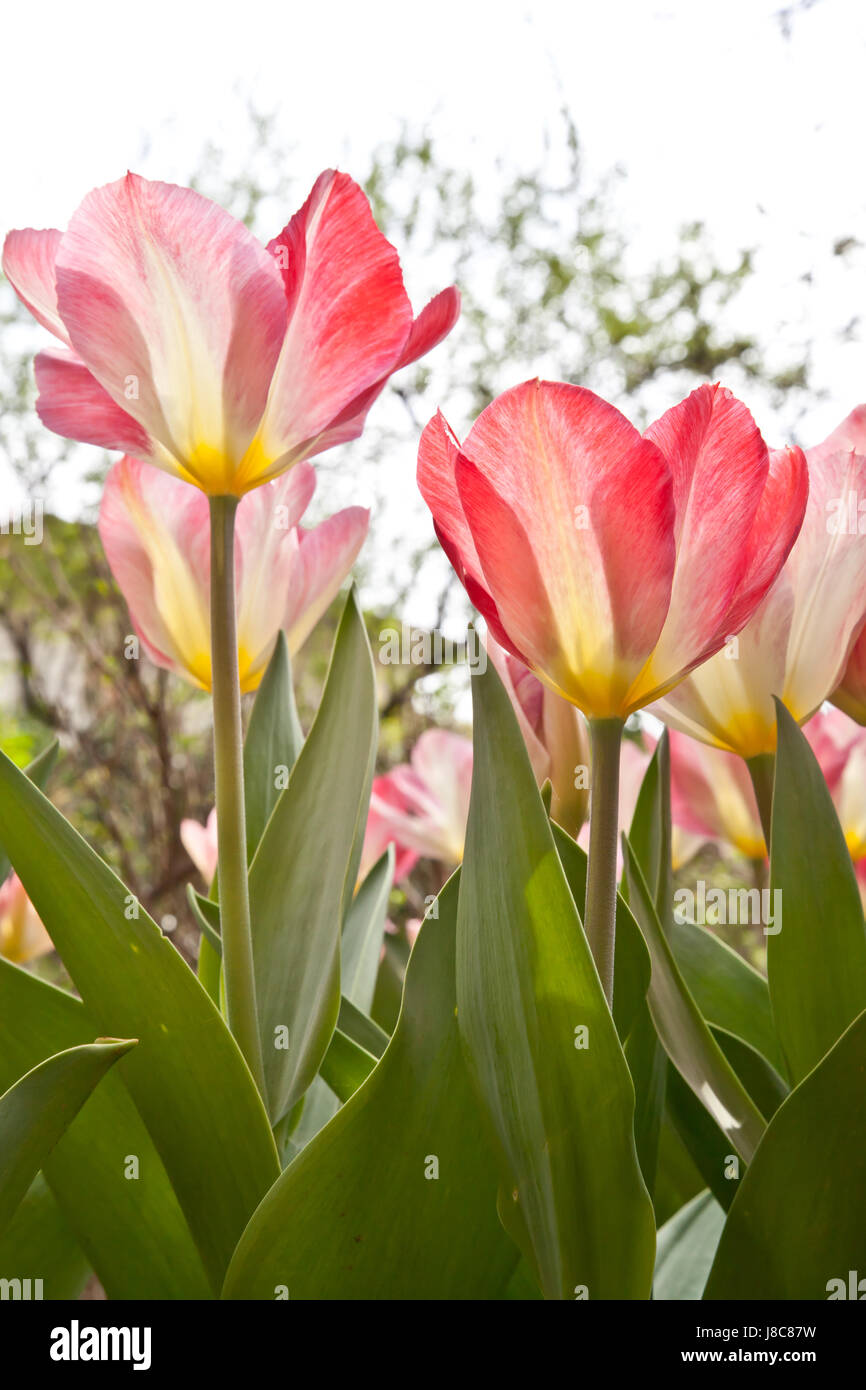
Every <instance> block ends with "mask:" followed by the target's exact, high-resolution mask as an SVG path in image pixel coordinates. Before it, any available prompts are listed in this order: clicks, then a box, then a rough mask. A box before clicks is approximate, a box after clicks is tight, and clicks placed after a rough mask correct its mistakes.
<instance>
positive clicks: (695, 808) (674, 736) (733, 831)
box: [670, 731, 767, 860]
mask: <svg viewBox="0 0 866 1390" xmlns="http://www.w3.org/2000/svg"><path fill="white" fill-rule="evenodd" d="M670 746H671V814H672V817H673V821H674V824H675V825H676V826H677V827H678V828H679V829H680V830H683V831H685V832H686V833H687V834H690V835H692V836H696V837H699V839H700V841H701V842H705V841H707V840H714V841H721V842H722V843H724V844H727V845H731V846H733V848H734V849H736V850H738V851H739V852H740V854H743V855H745V857H746V858H747V859H755V860H760V859H765V858H766V854H767V851H766V846H765V844H764V832H763V831H762V829H761V818H760V815H759V814H758V803H757V802H756V800H755V793H754V789H753V787H752V779H751V777H750V776H749V769H748V768H747V766H746V764H745V762H744V761H743V759H742V758H738V757H737V756H736V754H734V753H723V752H722V751H721V750H720V749H716V748H709V747H708V746H707V745H706V744H704V743H699V742H698V741H697V740H696V739H693V738H689V737H688V736H687V735H686V734H679V733H675V732H673V731H672V732H671V735H670Z"/></svg>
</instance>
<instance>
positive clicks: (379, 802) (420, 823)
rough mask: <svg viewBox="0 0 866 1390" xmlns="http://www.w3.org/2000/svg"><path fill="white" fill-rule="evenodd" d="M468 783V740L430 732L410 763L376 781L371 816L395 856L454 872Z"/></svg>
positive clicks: (462, 835)
mask: <svg viewBox="0 0 866 1390" xmlns="http://www.w3.org/2000/svg"><path fill="white" fill-rule="evenodd" d="M471 783H472V740H471V739H468V738H464V737H463V736H462V735H461V734H453V733H450V732H449V731H448V730H447V729H428V730H427V731H426V732H425V733H423V734H422V735H421V737H420V738H419V739H418V741H417V743H416V744H415V747H414V748H413V749H412V753H411V755H410V761H409V762H408V763H404V764H402V765H401V766H400V767H395V768H392V769H391V771H390V772H386V773H385V774H384V776H382V777H379V778H377V779H376V783H375V784H374V788H373V795H372V797H371V799H370V811H371V815H373V816H375V817H377V824H378V827H379V830H380V833H382V834H384V835H387V836H388V837H389V838H391V839H393V841H394V843H395V844H396V846H397V847H398V852H399V851H404V852H405V851H411V852H412V853H414V855H415V856H416V858H418V857H422V856H423V857H424V858H429V859H438V860H440V861H441V862H442V863H443V864H447V865H451V866H453V865H455V864H459V863H460V862H461V861H462V859H463V843H464V840H465V838H466V821H467V818H468V815H469V791H470V786H471Z"/></svg>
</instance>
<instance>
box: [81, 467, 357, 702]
mask: <svg viewBox="0 0 866 1390" xmlns="http://www.w3.org/2000/svg"><path fill="white" fill-rule="evenodd" d="M315 486H316V477H315V469H314V468H313V465H312V464H310V463H301V464H299V465H298V466H297V467H296V468H294V469H293V470H292V471H291V473H288V474H286V475H285V476H283V477H281V478H279V479H278V480H277V481H276V482H274V483H271V484H268V485H266V486H264V487H261V488H259V489H258V490H257V491H256V492H254V493H252V494H250V495H248V496H246V497H244V498H243V499H242V500H241V502H240V505H239V506H238V511H237V521H236V530H235V565H236V572H237V600H238V617H237V621H238V667H239V671H240V680H241V689H242V690H245V691H246V690H255V689H256V687H257V686H258V684H259V681H260V680H261V678H262V675H263V674H264V671H265V668H266V666H267V664H268V661H269V659H270V656H271V653H272V651H273V649H274V643H275V641H276V638H277V633H278V632H279V631H280V628H282V629H283V630H284V631H285V633H286V636H287V638H288V643H289V649H290V651H291V652H292V653H294V652H296V651H297V650H298V648H299V647H300V646H301V645H302V643H303V642H304V641H305V640H306V638H307V637H308V635H309V633H310V632H311V631H312V629H313V627H314V626H315V625H316V623H317V622H318V620H319V618H320V617H321V616H322V614H323V613H324V612H325V610H326V609H327V608H328V605H329V604H330V603H331V600H332V599H333V598H334V596H335V595H336V593H337V592H338V590H339V588H340V585H341V584H342V583H343V580H344V579H345V578H346V575H347V574H348V573H349V570H350V569H351V567H352V565H353V563H354V561H355V558H356V556H357V554H358V552H359V550H360V549H361V546H362V544H363V542H364V538H365V537H366V534H367V528H368V525H369V519H370V517H369V512H368V511H367V510H366V509H365V508H364V507H347V508H346V509H345V510H344V511H341V512H337V514H336V515H335V516H332V517H330V518H329V519H328V520H327V521H323V522H321V523H320V525H318V526H315V527H313V529H312V530H305V529H304V528H303V527H302V526H300V525H299V522H300V519H301V517H302V516H303V514H304V511H305V510H306V508H307V506H308V504H309V502H310V499H311V497H312V495H313V492H314V490H315ZM99 534H100V536H101V538H102V544H103V546H104V547H105V553H106V555H107V556H108V563H109V565H110V566H111V571H112V573H113V575H114V577H115V579H116V580H117V583H118V584H119V586H120V588H121V590H122V592H123V596H124V598H125V599H126V602H127V605H128V607H129V611H130V615H131V617H132V621H133V625H134V627H135V630H136V632H137V633H138V635H139V637H140V639H141V643H142V646H143V647H144V650H145V651H146V652H147V654H148V656H149V657H150V658H151V660H152V661H154V662H156V664H157V665H158V666H164V667H166V668H167V669H169V670H172V671H176V672H177V673H178V674H179V675H182V676H184V677H186V679H187V680H190V681H192V683H193V684H195V685H198V686H201V687H202V688H203V689H210V685H211V639H210V603H209V585H210V551H209V542H210V525H209V520H208V501H207V498H206V497H205V496H204V494H203V493H202V492H200V491H199V490H198V489H197V488H192V487H189V486H188V484H187V483H183V482H181V481H180V480H179V479H178V478H172V477H169V476H168V474H166V473H163V472H162V471H161V470H159V469H156V468H152V467H151V466H150V464H147V463H142V462H141V461H140V460H138V459H133V458H130V457H128V456H127V457H125V458H122V459H121V460H120V462H119V463H116V464H115V465H114V466H113V468H112V469H111V471H110V472H109V474H108V478H107V479H106V483H105V492H104V495H103V498H102V506H101V509H100V513H99Z"/></svg>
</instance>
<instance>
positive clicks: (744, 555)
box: [418, 381, 808, 999]
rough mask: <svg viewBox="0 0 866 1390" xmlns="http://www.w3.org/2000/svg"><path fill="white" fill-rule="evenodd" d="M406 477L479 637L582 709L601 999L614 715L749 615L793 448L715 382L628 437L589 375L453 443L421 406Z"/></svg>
mask: <svg viewBox="0 0 866 1390" xmlns="http://www.w3.org/2000/svg"><path fill="white" fill-rule="evenodd" d="M418 482H419V486H420V488H421V492H422V494H423V495H424V498H425V500H426V501H427V504H428V506H429V507H430V510H431V512H432V513H433V519H434V522H435V525H436V531H437V534H438V536H439V539H440V541H441V543H442V545H443V548H444V549H445V551H446V553H447V554H448V556H449V559H450V560H451V562H452V564H453V565H454V567H455V569H456V571H457V573H458V575H459V577H460V579H461V580H462V582H463V584H464V585H465V587H466V590H467V593H468V594H469V597H470V599H471V600H472V601H473V603H475V605H476V606H477V607H478V608H479V610H480V611H481V612H482V614H483V615H484V617H485V618H486V619H487V622H488V625H489V627H490V630H491V632H492V633H493V636H494V637H495V638H496V640H497V641H498V642H499V643H500V644H501V645H502V646H503V647H505V648H506V649H507V650H508V651H510V652H511V653H512V654H513V655H514V656H516V657H518V659H519V660H521V661H522V662H523V663H524V665H526V666H528V667H529V668H530V669H531V670H533V671H534V672H535V674H536V675H537V676H538V677H539V679H540V680H542V681H543V682H544V683H545V684H546V685H548V686H550V688H551V689H553V690H554V691H555V692H557V693H558V694H560V695H562V696H564V697H565V698H566V699H567V700H570V701H571V703H572V704H574V705H577V707H578V708H579V709H581V710H583V712H584V714H585V715H586V716H587V718H588V719H589V721H590V732H591V737H592V756H593V767H594V768H595V775H594V779H593V781H594V787H593V793H594V795H593V802H594V804H593V806H592V822H593V834H592V836H591V840H590V855H589V880H588V888H587V914H586V916H587V921H586V928H587V934H588V936H589V940H590V943H591V945H592V948H593V952H594V954H595V958H596V962H597V964H598V967H599V971H600V974H601V978H602V981H603V983H604V986H605V990H606V993H607V996H608V999H610V998H611V996H612V987H613V942H614V906H615V875H616V838H617V837H616V825H617V800H618V761H619V759H618V753H619V739H620V736H621V732H622V727H623V723H624V721H625V719H626V718H627V716H628V715H629V714H631V713H632V712H633V711H635V710H638V709H640V708H642V707H643V706H644V705H647V704H649V703H650V702H651V701H653V700H657V699H659V698H660V697H661V696H662V695H664V694H666V693H667V692H668V691H670V690H672V689H673V687H674V686H675V685H677V684H678V682H679V681H681V680H683V679H684V677H685V676H686V675H688V673H689V672H690V671H691V670H693V669H694V668H695V667H696V666H698V665H699V664H700V663H701V662H704V661H706V660H707V659H708V658H709V657H710V656H712V655H713V654H714V653H715V652H717V651H718V650H719V649H720V648H721V647H722V646H723V644H724V642H725V639H726V638H727V637H728V636H729V635H730V634H731V633H735V632H737V631H738V630H739V629H740V628H741V627H742V626H743V625H744V624H745V623H746V622H747V621H748V619H749V618H750V617H751V615H752V613H753V612H754V610H755V608H756V607H757V606H758V604H759V603H760V602H761V600H762V598H763V597H764V595H765V594H766V593H767V590H768V589H769V587H770V586H771V584H772V583H773V581H774V580H775V579H776V577H777V575H778V573H779V571H780V569H781V567H782V565H783V563H784V561H785V559H786V557H787V555H788V552H789V551H790V549H791V546H792V545H793V542H794V540H795V538H796V536H797V532H798V530H799V527H800V524H801V522H802V518H803V512H804V509H805V505H806V495H807V487H808V484H807V476H806V465H805V460H804V458H803V455H802V452H801V451H800V450H799V449H788V450H782V451H779V452H777V453H772V454H771V453H770V451H769V450H768V448H767V446H766V444H765V443H764V441H763V439H762V438H761V435H760V433H759V431H758V429H757V427H756V425H755V423H754V421H753V420H752V417H751V416H750V414H749V412H748V411H747V409H746V408H745V406H743V405H742V404H741V403H740V402H739V401H737V400H736V399H735V398H734V397H733V396H732V395H731V394H730V392H728V391H725V390H723V389H722V388H720V387H718V386H713V387H711V386H704V387H701V388H699V389H698V390H697V391H694V392H692V394H691V395H690V396H689V397H688V398H687V399H686V400H685V401H683V402H682V403H681V404H680V405H678V406H676V407H674V408H673V409H672V410H670V411H668V412H667V414H666V415H664V416H662V418H661V419H660V420H658V421H657V422H656V423H655V424H654V425H652V426H651V427H650V428H649V430H647V432H646V433H645V434H644V435H643V436H641V435H640V434H639V433H638V431H637V430H636V429H635V428H634V427H633V426H632V425H631V424H630V423H629V422H628V420H626V419H625V417H624V416H623V415H621V414H620V413H619V411H617V410H616V409H614V407H613V406H611V405H608V404H607V403H606V402H605V401H603V400H601V399H600V398H599V397H598V396H595V395H594V394H593V393H592V392H591V391H587V390H584V389H583V388H581V387H578V386H569V385H563V384H556V383H551V382H541V381H530V382H526V383H524V384H523V385H522V386H518V387H516V388H514V389H513V390H511V391H507V392H506V393H505V394H504V395H503V396H500V397H499V399H498V400H496V401H494V402H493V404H492V405H490V406H489V407H488V408H487V410H485V411H484V412H483V414H482V415H481V416H480V417H479V419H478V420H477V422H476V424H475V425H474V426H473V428H472V430H471V431H470V433H469V435H468V436H467V438H466V440H465V442H464V443H463V444H460V443H459V442H458V440H457V439H456V437H455V436H454V435H453V433H452V432H451V430H450V429H449V427H448V425H447V424H446V423H445V420H444V419H443V417H442V416H441V414H440V415H437V416H436V418H435V419H434V420H432V421H431V422H430V424H429V425H428V426H427V428H426V429H425V431H424V434H423V436H422V439H421V445H420V452H419V461H418ZM709 557H711V560H712V562H711V563H710V562H709Z"/></svg>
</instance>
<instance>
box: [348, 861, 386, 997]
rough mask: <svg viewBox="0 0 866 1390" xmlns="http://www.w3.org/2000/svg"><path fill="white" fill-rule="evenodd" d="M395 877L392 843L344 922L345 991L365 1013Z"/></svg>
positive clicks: (376, 970) (360, 891) (376, 969)
mask: <svg viewBox="0 0 866 1390" xmlns="http://www.w3.org/2000/svg"><path fill="white" fill-rule="evenodd" d="M393 880H394V846H393V844H391V845H389V846H388V848H387V849H386V850H385V853H384V854H383V855H381V857H380V858H379V859H377V860H376V863H375V864H374V865H373V867H372V869H371V870H370V872H369V873H368V874H367V877H366V878H365V879H364V882H363V883H362V884H361V886H360V887H359V888H358V891H357V892H356V894H355V896H354V898H353V899H352V903H351V906H350V907H349V910H348V912H347V913H346V921H345V924H344V926H343V948H342V949H343V959H342V988H343V995H344V997H345V998H346V999H349V1000H351V1002H352V1003H353V1004H357V1006H358V1008H359V1009H363V1011H364V1012H365V1013H368V1012H369V1010H370V1007H371V1005H372V1003H373V994H374V992H375V989H376V976H377V975H378V973H379V955H380V953H381V950H382V938H383V936H384V933H385V920H386V918H387V915H388V899H389V897H390V895H391V884H392V882H393Z"/></svg>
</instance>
